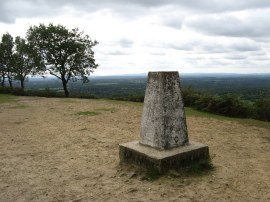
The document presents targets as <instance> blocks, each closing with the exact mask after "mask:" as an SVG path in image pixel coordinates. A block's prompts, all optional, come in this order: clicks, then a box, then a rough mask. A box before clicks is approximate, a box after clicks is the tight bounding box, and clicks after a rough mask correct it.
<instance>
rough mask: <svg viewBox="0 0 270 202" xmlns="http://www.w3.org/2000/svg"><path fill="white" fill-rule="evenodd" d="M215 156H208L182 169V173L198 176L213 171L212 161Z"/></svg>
mask: <svg viewBox="0 0 270 202" xmlns="http://www.w3.org/2000/svg"><path fill="white" fill-rule="evenodd" d="M214 157H215V156H209V157H208V158H206V159H203V160H201V161H199V162H198V163H194V164H192V165H190V166H187V167H185V168H183V171H184V172H185V173H187V174H189V175H200V174H203V173H205V172H208V171H211V170H213V169H214V165H213V163H212V160H213V158H214Z"/></svg>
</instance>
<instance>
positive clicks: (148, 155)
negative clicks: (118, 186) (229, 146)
mask: <svg viewBox="0 0 270 202" xmlns="http://www.w3.org/2000/svg"><path fill="white" fill-rule="evenodd" d="M119 156H120V162H124V163H133V164H136V165H139V166H142V167H145V168H150V167H155V168H156V169H157V170H158V171H159V172H160V173H162V172H165V171H167V170H169V169H179V168H181V167H184V166H187V165H190V164H192V163H196V162H198V161H200V160H203V159H206V158H208V157H209V148H208V146H207V145H204V144H201V143H198V142H193V141H190V142H189V144H188V145H186V146H181V147H177V148H173V149H170V150H157V149H155V148H152V147H148V146H144V145H142V144H140V143H139V141H135V142H128V143H124V144H120V145H119Z"/></svg>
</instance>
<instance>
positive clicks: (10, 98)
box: [0, 94, 16, 104]
mask: <svg viewBox="0 0 270 202" xmlns="http://www.w3.org/2000/svg"><path fill="white" fill-rule="evenodd" d="M15 100H16V96H14V95H6V94H0V104H2V103H9V102H14V101H15Z"/></svg>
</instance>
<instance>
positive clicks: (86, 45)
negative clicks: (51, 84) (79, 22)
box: [27, 24, 98, 97]
mask: <svg viewBox="0 0 270 202" xmlns="http://www.w3.org/2000/svg"><path fill="white" fill-rule="evenodd" d="M27 39H28V41H29V43H30V45H31V47H32V48H33V49H34V50H35V51H36V52H37V53H39V55H40V56H41V57H42V59H43V62H44V64H45V66H41V67H40V68H39V69H38V71H39V72H42V73H49V74H51V75H53V76H55V77H57V78H58V79H60V80H61V81H62V85H63V89H64V91H65V95H66V96H67V97H68V96H69V91H68V89H67V84H68V82H69V81H70V80H74V81H75V80H77V79H78V78H81V79H82V80H83V82H87V81H88V76H89V75H90V73H92V72H93V70H94V69H96V68H97V66H98V65H97V64H96V63H95V59H94V51H93V50H92V48H93V47H94V46H95V45H97V44H98V42H97V41H92V40H91V39H90V38H89V36H88V35H84V34H83V32H79V30H78V29H77V28H75V29H72V30H71V31H70V30H68V29H67V28H66V27H64V26H62V25H53V24H49V25H48V26H45V25H44V24H40V25H39V26H31V27H30V28H29V30H28V31H27Z"/></svg>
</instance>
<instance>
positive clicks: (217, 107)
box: [0, 87, 270, 121]
mask: <svg viewBox="0 0 270 202" xmlns="http://www.w3.org/2000/svg"><path fill="white" fill-rule="evenodd" d="M0 93H5V94H13V95H24V96H42V97H64V94H63V92H57V91H53V90H50V89H49V88H45V89H44V90H26V91H23V90H22V89H20V88H8V87H5V88H1V87H0ZM182 95H183V100H184V104H185V106H186V107H192V108H195V109H197V110H200V111H204V112H209V113H214V114H219V115H224V116H229V117H239V118H253V119H258V120H263V121H270V99H269V98H268V97H267V96H265V97H263V96H262V97H260V98H259V99H257V100H256V101H253V102H252V101H247V100H243V99H241V98H240V97H239V96H236V95H235V94H224V95H216V94H213V93H210V92H208V93H207V92H204V91H199V90H194V89H193V88H191V87H188V88H184V90H183V91H182ZM70 97H74V98H90V99H97V98H100V97H98V96H95V95H91V94H89V93H78V94H76V93H73V94H71V95H70ZM102 98H108V99H113V100H121V101H132V102H143V101H144V94H143V93H131V94H124V95H121V96H120V95H109V96H107V97H104V96H103V97H102Z"/></svg>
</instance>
